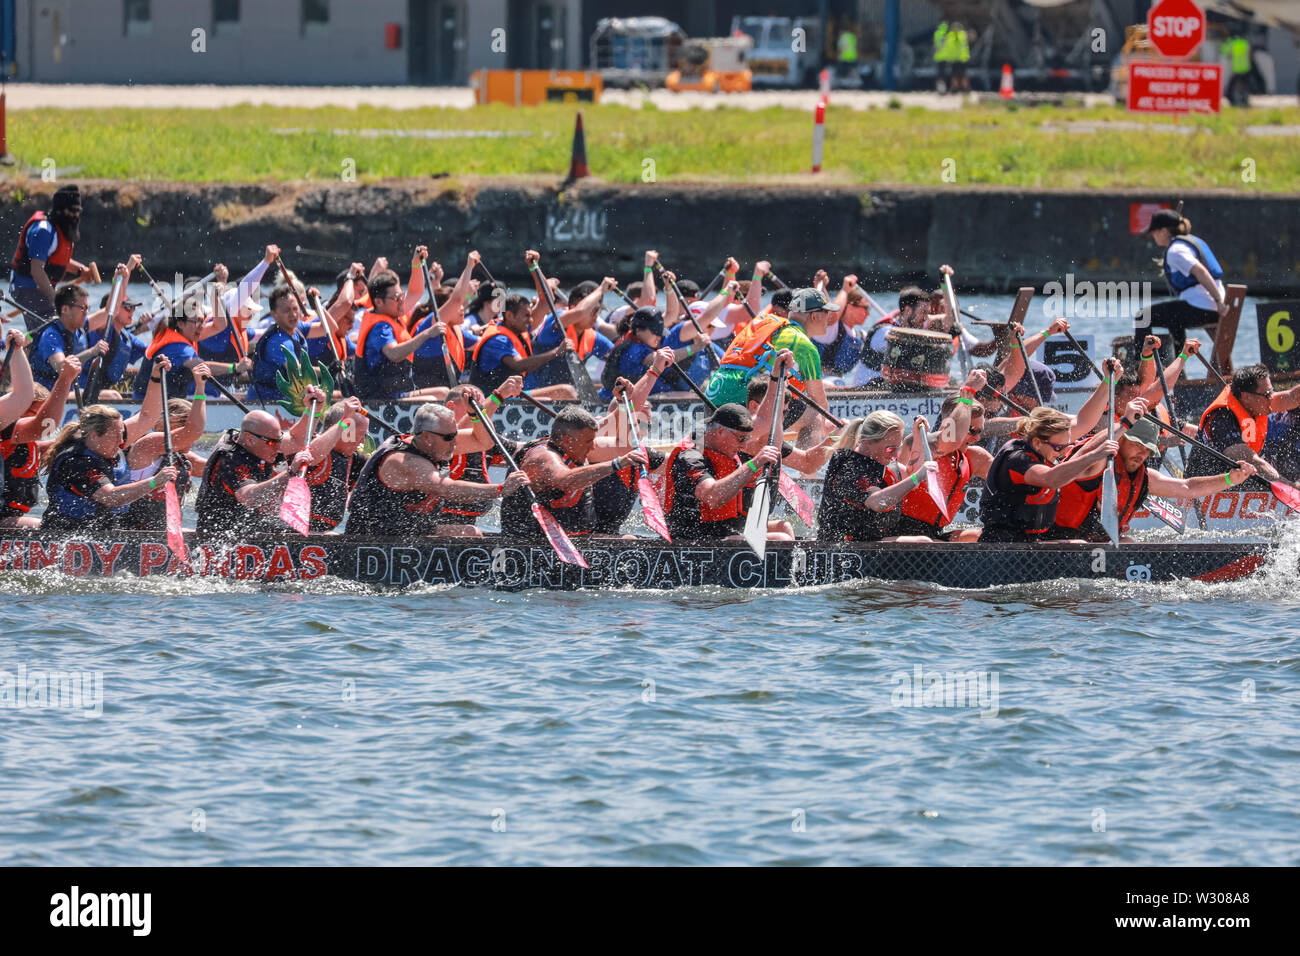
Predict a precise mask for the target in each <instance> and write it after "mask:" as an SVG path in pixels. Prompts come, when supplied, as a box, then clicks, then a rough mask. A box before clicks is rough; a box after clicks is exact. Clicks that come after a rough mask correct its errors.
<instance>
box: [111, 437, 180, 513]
mask: <svg viewBox="0 0 1300 956" xmlns="http://www.w3.org/2000/svg"><path fill="white" fill-rule="evenodd" d="M130 454H131V453H130V452H129V451H128V452H127V456H128V457H130ZM166 457H167V456H166V455H163V458H166ZM163 458H160V459H159V460H158V466H159V467H162V465H163V464H164V462H163ZM171 464H174V465H175V466H176V470H177V471H178V472H179V474H177V476H176V482H175V484H176V497H177V498H178V499H179V500H181V501H184V500H185V495H186V493H187V492H188V491H189V490H190V458H189V455H183V454H181V453H179V452H173V453H172V460H171ZM122 527H124V528H135V529H137V530H139V531H165V530H166V529H167V489H166V488H164V487H163V486H162V485H159V486H158V487H157V488H155V489H154V490H152V491H150V492H149V493H148V494H147V495H145V496H144V497H143V498H137V499H136V500H135V501H133V502H131V505H130V507H129V508H128V509H127V512H126V516H125V517H124V518H123V519H122Z"/></svg>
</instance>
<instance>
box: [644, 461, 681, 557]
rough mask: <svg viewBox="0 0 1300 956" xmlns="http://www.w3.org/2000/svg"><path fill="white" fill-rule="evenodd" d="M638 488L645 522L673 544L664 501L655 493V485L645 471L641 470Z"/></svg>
mask: <svg viewBox="0 0 1300 956" xmlns="http://www.w3.org/2000/svg"><path fill="white" fill-rule="evenodd" d="M636 490H637V494H639V495H640V496H641V510H642V511H644V512H645V523H646V524H648V525H649V526H650V530H651V531H653V532H654V533H655V534H657V535H659V537H661V538H663V539H664V540H665V541H667V542H668V543H669V544H672V542H673V539H672V535H670V534H669V533H668V518H667V516H665V515H664V505H663V502H662V501H660V500H659V495H657V494H656V493H655V489H654V485H652V484H650V479H649V478H648V477H646V474H645V472H641V477H640V478H638V479H637V480H636Z"/></svg>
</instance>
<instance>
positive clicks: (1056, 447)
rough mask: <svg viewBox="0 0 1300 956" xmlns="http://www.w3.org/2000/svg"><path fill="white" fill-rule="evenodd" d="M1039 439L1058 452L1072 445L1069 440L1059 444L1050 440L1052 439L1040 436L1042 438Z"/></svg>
mask: <svg viewBox="0 0 1300 956" xmlns="http://www.w3.org/2000/svg"><path fill="white" fill-rule="evenodd" d="M1038 440H1039V441H1040V442H1042V443H1043V444H1044V445H1046V446H1047V447H1048V448H1050V449H1052V451H1054V452H1058V453H1059V452H1063V451H1065V449H1067V448H1069V447H1070V443H1069V442H1068V441H1067V442H1062V443H1061V444H1059V445H1058V444H1056V442H1050V441H1048V440H1047V439H1046V438H1040V439H1038Z"/></svg>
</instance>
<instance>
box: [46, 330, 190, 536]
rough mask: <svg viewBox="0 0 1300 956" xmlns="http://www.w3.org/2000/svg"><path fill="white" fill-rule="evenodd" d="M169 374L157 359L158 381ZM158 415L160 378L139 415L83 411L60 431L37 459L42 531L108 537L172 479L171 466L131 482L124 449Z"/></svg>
mask: <svg viewBox="0 0 1300 956" xmlns="http://www.w3.org/2000/svg"><path fill="white" fill-rule="evenodd" d="M170 369H171V362H170V360H169V359H168V357H167V356H165V355H159V356H158V370H159V375H160V376H161V375H165V374H166V373H167V372H168V371H169V370H170ZM161 409H162V391H161V382H160V379H159V378H153V379H151V380H150V382H149V390H148V391H147V392H146V393H145V397H144V401H143V402H142V403H141V405H140V411H139V412H137V413H136V414H135V415H132V416H131V417H130V418H128V419H126V420H125V421H123V420H122V413H121V412H119V411H118V410H117V409H116V408H112V407H110V406H108V405H88V406H86V407H85V408H84V409H82V411H81V416H80V418H79V419H78V420H77V421H75V422H69V423H68V424H67V425H64V426H63V430H62V431H60V432H59V435H58V437H57V438H56V439H55V440H54V444H53V445H52V446H51V447H49V448H48V449H46V450H45V451H44V452H43V454H42V455H41V464H42V466H43V467H44V468H45V470H46V472H47V473H48V475H49V477H48V478H47V479H46V482H45V492H46V495H47V497H48V498H49V503H48V504H47V505H46V506H45V514H44V515H42V517H41V528H42V530H45V531H56V532H74V533H77V534H86V533H98V532H103V531H113V530H115V529H116V528H118V527H119V526H120V522H121V518H122V515H124V514H125V513H126V510H127V508H128V507H129V506H130V504H131V502H133V501H135V500H136V499H138V498H142V497H144V496H145V495H147V494H149V492H151V491H156V490H157V489H159V488H161V487H162V486H163V484H164V483H166V482H168V481H173V480H175V478H176V474H177V472H176V469H175V468H174V467H172V466H170V465H169V466H167V467H165V468H160V469H159V470H158V472H157V473H156V474H154V475H153V476H151V477H149V478H142V479H140V480H138V481H132V480H131V470H130V466H129V465H128V464H127V462H126V456H124V455H123V454H122V451H123V449H125V448H128V447H130V445H131V444H132V443H133V442H135V441H138V440H139V439H140V438H142V437H144V435H145V434H147V433H148V432H149V430H150V429H151V428H153V424H154V422H156V421H157V420H158V415H159V412H160V411H161Z"/></svg>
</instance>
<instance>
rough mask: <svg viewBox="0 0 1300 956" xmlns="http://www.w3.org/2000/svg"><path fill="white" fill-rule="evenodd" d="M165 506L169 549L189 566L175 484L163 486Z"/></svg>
mask: <svg viewBox="0 0 1300 956" xmlns="http://www.w3.org/2000/svg"><path fill="white" fill-rule="evenodd" d="M163 504H164V506H165V508H166V511H167V547H169V548H171V549H172V554H174V555H176V557H177V558H179V559H180V561H181V562H182V563H183V564H188V563H189V561H190V555H189V552H188V551H187V550H186V548H185V535H184V534H182V533H181V502H180V499H179V498H178V497H176V485H175V483H174V482H170V481H169V482H167V484H166V485H164V486H163Z"/></svg>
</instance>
